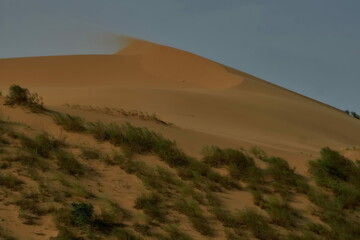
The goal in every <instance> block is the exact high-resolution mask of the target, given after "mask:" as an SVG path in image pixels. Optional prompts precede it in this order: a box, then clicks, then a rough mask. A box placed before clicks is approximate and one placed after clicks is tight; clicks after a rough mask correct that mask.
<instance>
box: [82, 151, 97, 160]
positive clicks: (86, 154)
mask: <svg viewBox="0 0 360 240" xmlns="http://www.w3.org/2000/svg"><path fill="white" fill-rule="evenodd" d="M81 157H82V158H84V159H86V160H89V159H99V158H100V157H101V153H100V152H99V151H98V150H96V149H93V148H81Z"/></svg>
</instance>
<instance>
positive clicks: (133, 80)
mask: <svg viewBox="0 0 360 240" xmlns="http://www.w3.org/2000/svg"><path fill="white" fill-rule="evenodd" d="M0 78H1V83H0V87H1V90H3V91H4V90H5V89H6V88H7V87H8V86H9V85H11V84H13V83H16V84H20V85H22V86H25V87H28V88H30V89H31V90H32V91H35V92H38V93H39V95H40V96H43V98H44V101H45V103H46V105H50V106H59V105H62V104H64V103H72V104H80V105H93V106H107V107H116V108H124V109H136V110H140V111H145V112H149V113H156V114H157V115H158V116H160V118H162V119H164V120H166V121H169V122H172V123H174V124H175V126H176V127H173V128H171V129H172V130H166V129H165V130H164V129H159V131H162V132H163V133H164V134H165V135H169V136H170V137H172V138H173V139H175V140H177V141H180V143H181V144H182V147H184V148H185V150H186V149H187V148H189V150H191V152H193V153H194V154H196V153H199V149H200V146H199V145H206V144H218V145H223V146H226V145H228V146H232V147H233V146H245V147H250V146H254V145H257V146H260V147H263V148H265V149H267V150H270V151H273V152H274V153H278V154H280V155H284V156H293V159H294V161H295V165H297V164H296V161H297V160H298V159H305V158H306V159H308V158H309V156H310V155H314V154H316V153H317V152H318V150H319V148H320V147H323V146H332V147H336V148H345V147H347V146H354V145H359V144H360V136H359V135H358V134H356V133H358V132H360V121H357V120H354V119H352V118H351V117H349V116H347V115H346V114H344V113H342V112H341V111H339V110H337V109H334V108H332V107H329V106H327V105H324V104H322V103H319V102H316V101H313V100H311V99H308V98H305V97H303V96H301V95H298V94H295V93H293V92H290V91H287V90H285V89H283V88H280V87H277V86H275V85H272V84H269V83H267V82H265V81H263V80H260V79H257V78H255V77H253V76H250V75H248V74H245V73H242V72H240V71H237V70H234V69H231V68H228V67H226V66H223V65H221V64H218V63H216V62H213V61H210V60H207V59H205V58H202V57H199V56H196V55H193V54H191V53H187V52H184V51H181V50H177V49H174V48H170V47H165V46H161V45H157V44H153V43H149V42H144V41H140V40H135V41H133V43H131V44H130V45H129V46H128V47H127V48H125V49H123V50H122V51H120V52H118V53H117V54H115V55H85V56H55V57H35V58H17V59H0ZM79 114H80V113H79ZM82 114H85V115H86V114H88V113H82ZM155 128H156V127H155ZM179 128H180V129H179ZM174 129H176V130H174ZM184 129H188V130H184ZM201 134H202V135H201ZM200 135H201V137H200V138H201V139H202V140H203V143H199V142H196V143H192V139H199V138H196V137H195V138H192V136H200ZM215 139H217V140H215ZM193 145H196V146H199V147H197V148H194V147H193ZM289 154H290V155H289Z"/></svg>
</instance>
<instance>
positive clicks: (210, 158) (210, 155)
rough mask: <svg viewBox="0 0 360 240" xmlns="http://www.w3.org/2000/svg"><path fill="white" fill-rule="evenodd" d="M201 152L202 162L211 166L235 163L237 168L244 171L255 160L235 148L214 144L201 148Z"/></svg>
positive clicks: (252, 165)
mask: <svg viewBox="0 0 360 240" xmlns="http://www.w3.org/2000/svg"><path fill="white" fill-rule="evenodd" d="M203 154H204V159H203V160H204V162H205V163H207V164H209V165H210V166H212V167H222V166H225V165H236V166H237V167H238V168H240V169H243V170H244V171H246V170H247V169H248V168H250V167H254V166H255V162H254V160H253V159H252V158H251V157H249V156H247V155H245V154H244V153H242V152H241V151H239V150H236V149H231V148H224V149H221V148H218V147H215V146H210V147H205V148H204V149H203Z"/></svg>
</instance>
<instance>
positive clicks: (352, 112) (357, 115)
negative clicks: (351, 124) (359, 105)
mask: <svg viewBox="0 0 360 240" xmlns="http://www.w3.org/2000/svg"><path fill="white" fill-rule="evenodd" d="M345 113H346V114H348V115H349V116H351V117H353V118H355V119H360V115H359V114H357V113H356V112H354V111H349V110H345Z"/></svg>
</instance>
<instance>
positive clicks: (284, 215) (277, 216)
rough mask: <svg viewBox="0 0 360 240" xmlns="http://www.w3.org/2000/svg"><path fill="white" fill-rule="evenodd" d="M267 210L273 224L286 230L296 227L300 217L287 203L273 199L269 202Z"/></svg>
mask: <svg viewBox="0 0 360 240" xmlns="http://www.w3.org/2000/svg"><path fill="white" fill-rule="evenodd" d="M265 209H266V211H267V212H268V213H269V215H270V218H271V220H272V222H273V223H275V224H277V225H279V226H282V227H285V228H289V227H295V226H296V219H297V218H298V216H299V215H298V214H297V212H296V211H295V210H294V209H293V208H291V207H290V206H289V205H288V204H287V203H286V202H281V201H279V200H276V199H272V200H270V201H269V202H268V204H267V206H266V208H265Z"/></svg>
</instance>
